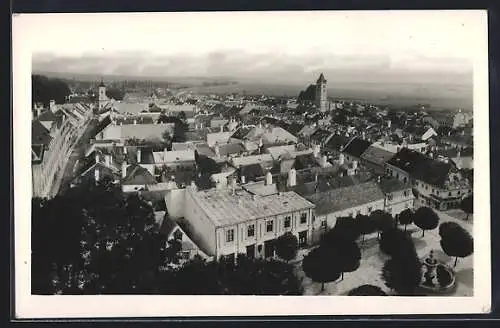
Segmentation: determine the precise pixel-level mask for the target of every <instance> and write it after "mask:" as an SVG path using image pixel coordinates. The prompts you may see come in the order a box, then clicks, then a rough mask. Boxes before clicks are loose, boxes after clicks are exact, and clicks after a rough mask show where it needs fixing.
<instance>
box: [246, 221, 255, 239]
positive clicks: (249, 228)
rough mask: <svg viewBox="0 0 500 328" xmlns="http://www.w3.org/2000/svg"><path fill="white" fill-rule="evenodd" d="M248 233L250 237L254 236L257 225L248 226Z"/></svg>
mask: <svg viewBox="0 0 500 328" xmlns="http://www.w3.org/2000/svg"><path fill="white" fill-rule="evenodd" d="M247 235H248V237H253V236H255V225H253V224H251V225H249V226H248V228H247Z"/></svg>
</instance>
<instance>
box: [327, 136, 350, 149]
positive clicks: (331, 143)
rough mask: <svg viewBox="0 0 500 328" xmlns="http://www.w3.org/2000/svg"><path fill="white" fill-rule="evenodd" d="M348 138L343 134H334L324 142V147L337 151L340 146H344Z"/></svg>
mask: <svg viewBox="0 0 500 328" xmlns="http://www.w3.org/2000/svg"><path fill="white" fill-rule="evenodd" d="M348 141H349V139H348V138H347V137H345V136H343V135H339V134H334V135H332V136H331V138H330V139H329V140H328V142H327V143H326V144H325V148H327V149H329V150H335V151H339V150H340V148H341V147H344V146H345V145H346V143H347V142H348Z"/></svg>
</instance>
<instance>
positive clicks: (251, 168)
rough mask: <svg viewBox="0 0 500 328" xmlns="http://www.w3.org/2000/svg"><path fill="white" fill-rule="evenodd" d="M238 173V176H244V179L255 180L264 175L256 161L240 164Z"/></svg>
mask: <svg viewBox="0 0 500 328" xmlns="http://www.w3.org/2000/svg"><path fill="white" fill-rule="evenodd" d="M238 173H239V176H240V177H242V176H244V177H245V180H246V181H256V180H257V179H258V178H262V177H263V176H264V175H265V172H264V169H263V168H262V165H261V164H258V163H253V164H249V165H244V166H241V167H240V168H239V169H238Z"/></svg>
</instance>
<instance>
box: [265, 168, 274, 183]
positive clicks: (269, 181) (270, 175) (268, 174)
mask: <svg viewBox="0 0 500 328" xmlns="http://www.w3.org/2000/svg"><path fill="white" fill-rule="evenodd" d="M272 184H273V175H272V174H271V171H267V173H266V186H270V185H272Z"/></svg>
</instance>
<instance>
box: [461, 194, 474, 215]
mask: <svg viewBox="0 0 500 328" xmlns="http://www.w3.org/2000/svg"><path fill="white" fill-rule="evenodd" d="M460 208H461V209H462V211H464V212H465V213H466V214H467V217H466V220H468V219H469V215H471V214H472V213H473V208H474V198H473V195H469V196H467V197H465V198H464V199H462V201H461V202H460Z"/></svg>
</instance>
